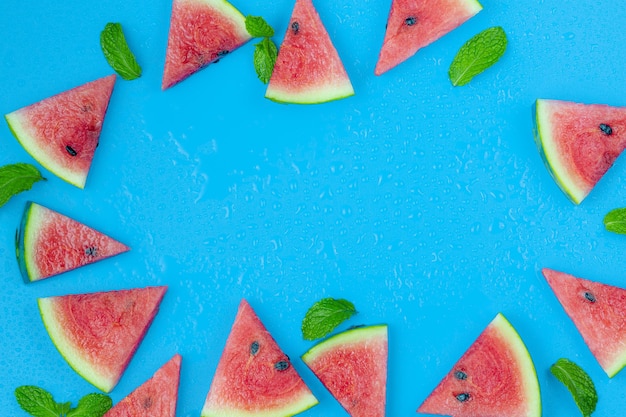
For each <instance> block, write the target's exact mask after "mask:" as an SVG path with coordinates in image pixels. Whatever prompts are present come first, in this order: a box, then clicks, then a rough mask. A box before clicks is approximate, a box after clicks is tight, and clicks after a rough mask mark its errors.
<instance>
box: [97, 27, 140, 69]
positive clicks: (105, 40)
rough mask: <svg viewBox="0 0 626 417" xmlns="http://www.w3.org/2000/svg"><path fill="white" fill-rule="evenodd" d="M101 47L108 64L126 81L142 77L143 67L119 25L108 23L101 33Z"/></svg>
mask: <svg viewBox="0 0 626 417" xmlns="http://www.w3.org/2000/svg"><path fill="white" fill-rule="evenodd" d="M100 47H101V48H102V53H103V54H104V57H105V58H106V60H107V62H108V63H109V65H110V66H111V68H113V69H114V70H115V72H117V73H118V74H119V75H120V76H121V77H122V78H124V79H125V80H134V79H135V78H138V77H140V76H141V67H140V66H139V64H138V63H137V60H136V59H135V55H133V53H132V52H131V50H130V48H129V47H128V43H127V42H126V37H125V36H124V31H123V30H122V25H121V24H119V23H107V24H106V26H105V27H104V30H103V31H102V32H101V33H100Z"/></svg>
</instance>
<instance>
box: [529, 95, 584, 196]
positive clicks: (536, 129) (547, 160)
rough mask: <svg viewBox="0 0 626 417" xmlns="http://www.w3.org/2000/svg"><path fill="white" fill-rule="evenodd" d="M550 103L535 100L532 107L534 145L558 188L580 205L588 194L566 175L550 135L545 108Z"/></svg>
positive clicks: (550, 127)
mask: <svg viewBox="0 0 626 417" xmlns="http://www.w3.org/2000/svg"><path fill="white" fill-rule="evenodd" d="M551 102H552V100H545V99H537V100H536V101H535V103H534V105H533V113H534V115H535V117H534V118H533V121H534V126H533V133H534V138H535V144H536V145H537V149H538V150H539V155H540V156H541V159H542V160H543V162H544V164H545V166H546V168H547V169H548V172H549V173H550V175H551V176H552V178H553V179H554V181H555V182H556V183H557V185H558V186H559V188H561V190H562V191H563V192H564V193H565V195H566V196H567V197H568V198H569V199H570V200H571V201H572V202H573V203H574V204H580V203H581V202H582V201H583V200H584V199H585V197H586V196H587V194H588V192H587V190H585V189H582V188H580V187H578V186H576V183H575V180H574V179H573V178H572V177H571V176H569V175H568V169H567V166H566V165H565V164H563V162H562V161H561V158H560V155H559V151H558V148H557V146H556V141H555V140H554V137H553V136H552V134H551V133H550V132H551V131H552V125H551V123H550V120H549V114H550V112H549V110H548V109H547V106H549V105H550V103H551Z"/></svg>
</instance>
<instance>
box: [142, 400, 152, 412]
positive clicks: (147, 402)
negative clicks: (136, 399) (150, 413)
mask: <svg viewBox="0 0 626 417" xmlns="http://www.w3.org/2000/svg"><path fill="white" fill-rule="evenodd" d="M153 403H154V402H153V401H152V397H146V398H145V399H144V400H143V408H144V410H147V409H149V408H150V407H152V404H153Z"/></svg>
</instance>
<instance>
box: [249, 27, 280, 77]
mask: <svg viewBox="0 0 626 417" xmlns="http://www.w3.org/2000/svg"><path fill="white" fill-rule="evenodd" d="M277 56H278V49H277V48H276V45H275V44H274V42H272V40H271V39H270V38H263V40H262V41H261V42H259V43H257V44H256V45H255V48H254V69H255V70H256V75H257V77H259V80H261V82H263V84H267V83H268V82H269V81H270V77H271V76H272V71H274V64H275V63H276V57H277Z"/></svg>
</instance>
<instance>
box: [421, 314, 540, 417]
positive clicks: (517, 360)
mask: <svg viewBox="0 0 626 417" xmlns="http://www.w3.org/2000/svg"><path fill="white" fill-rule="evenodd" d="M417 412H418V413H425V414H440V415H447V416H452V417H476V416H493V417H495V416H506V417H540V416H541V396H540V391H539V383H538V381H537V374H536V372H535V366H534V365H533V362H532V360H531V358H530V355H529V354H528V350H527V349H526V346H525V345H524V343H523V342H522V339H521V338H520V337H519V334H518V333H517V332H516V331H515V329H514V328H513V326H511V324H510V323H509V322H508V320H507V319H506V318H505V317H504V316H503V315H502V314H500V313H499V314H498V315H496V317H495V318H494V319H493V321H492V322H491V323H490V324H489V325H488V326H487V327H486V328H485V330H483V332H482V333H481V334H480V335H479V336H478V338H477V339H476V340H475V341H474V343H472V345H471V346H470V347H469V348H468V349H467V351H466V352H465V353H464V354H463V355H462V356H461V358H460V359H459V360H458V361H457V363H456V364H455V365H454V366H453V367H452V369H451V370H450V372H448V374H447V375H446V376H445V377H444V378H443V379H442V380H441V382H440V383H439V385H437V387H436V388H435V389H434V390H433V391H432V392H431V393H430V395H429V396H428V397H427V398H426V400H424V402H423V403H422V405H420V406H419V408H418V409H417Z"/></svg>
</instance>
